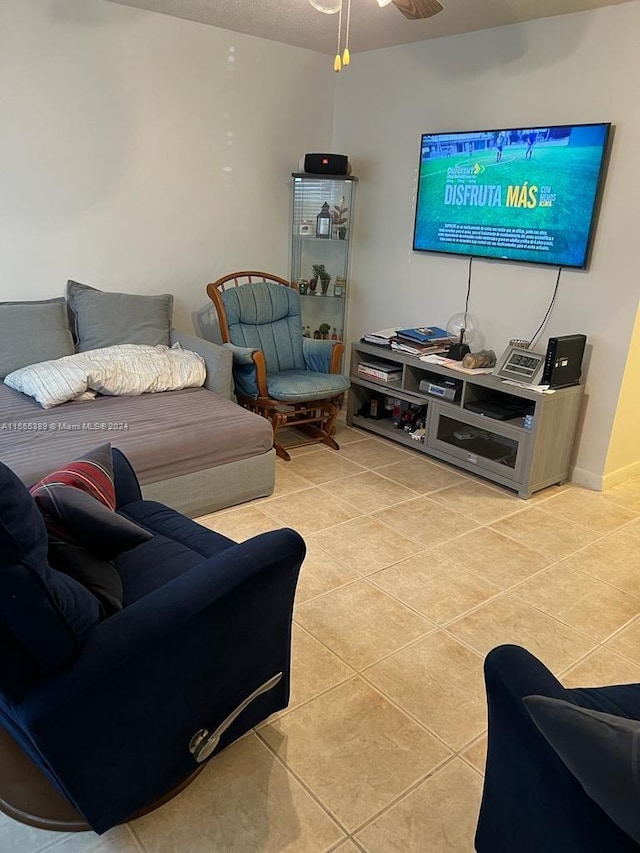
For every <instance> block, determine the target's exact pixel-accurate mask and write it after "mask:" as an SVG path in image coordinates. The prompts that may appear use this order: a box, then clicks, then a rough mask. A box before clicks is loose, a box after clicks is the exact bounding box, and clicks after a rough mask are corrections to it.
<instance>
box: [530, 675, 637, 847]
mask: <svg viewBox="0 0 640 853" xmlns="http://www.w3.org/2000/svg"><path fill="white" fill-rule="evenodd" d="M638 689H639V690H640V686H639V687H638ZM523 701H524V704H525V706H526V708H527V711H528V712H529V714H530V715H531V718H532V719H533V722H534V723H535V724H536V726H537V727H538V728H539V729H540V731H541V732H542V734H543V735H544V737H545V738H546V739H547V740H548V741H549V743H550V744H551V746H552V747H553V749H554V750H555V751H556V753H557V754H558V756H559V757H560V758H561V759H562V761H563V762H564V764H565V765H566V767H567V769H568V770H569V771H570V772H571V774H572V775H573V776H575V778H576V779H577V780H578V782H580V784H581V785H582V787H583V788H584V790H585V791H586V793H587V794H588V795H589V796H590V797H591V799H592V800H594V801H595V802H596V803H597V804H598V805H599V806H600V808H601V809H602V810H603V811H604V812H605V814H607V815H608V816H609V817H610V818H611V820H612V821H613V822H614V823H615V824H616V826H618V827H619V828H620V829H621V830H622V831H623V832H626V833H627V835H629V836H630V837H631V838H633V840H634V841H635V842H637V843H638V844H640V722H639V721H638V720H629V719H627V718H626V717H617V716H615V715H613V714H604V713H602V712H601V711H592V710H591V709H589V708H581V707H580V706H579V705H572V704H571V703H570V702H563V701H562V700H561V699H549V698H548V697H546V696H527V697H526V698H525V699H524V700H523Z"/></svg>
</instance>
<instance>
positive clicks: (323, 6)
mask: <svg viewBox="0 0 640 853" xmlns="http://www.w3.org/2000/svg"><path fill="white" fill-rule="evenodd" d="M309 3H311V5H312V6H313V8H314V9H317V10H318V11H319V12H324V14H325V15H335V14H336V12H337V13H338V49H337V51H336V55H335V57H334V60H333V70H334V71H340V70H341V69H342V68H344V67H345V66H346V65H349V63H350V62H351V54H350V53H349V29H350V28H351V0H309ZM377 3H378V6H379V7H380V8H381V9H382V8H384V7H385V6H388V5H389V4H390V3H393V5H394V6H395V7H396V9H398V10H399V11H400V12H402V14H403V15H404V16H405V18H408V19H409V20H412V21H416V20H418V21H419V20H424V19H426V18H430V17H431V16H432V15H437V14H438V12H442V9H443V6H442V4H441V3H440V0H377ZM345 6H346V23H345V26H344V47H343V46H342V31H343V27H342V21H343V12H344V7H345Z"/></svg>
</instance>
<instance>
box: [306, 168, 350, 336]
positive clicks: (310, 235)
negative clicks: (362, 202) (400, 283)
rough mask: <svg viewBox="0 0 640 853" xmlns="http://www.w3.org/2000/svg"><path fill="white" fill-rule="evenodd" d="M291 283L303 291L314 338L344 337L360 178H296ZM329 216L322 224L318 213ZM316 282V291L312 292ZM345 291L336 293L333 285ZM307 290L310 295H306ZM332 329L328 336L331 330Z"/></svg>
mask: <svg viewBox="0 0 640 853" xmlns="http://www.w3.org/2000/svg"><path fill="white" fill-rule="evenodd" d="M292 178H293V184H292V210H291V223H290V228H291V231H290V233H291V275H290V278H291V281H292V282H293V283H294V284H295V285H297V287H298V290H300V288H302V290H303V292H302V293H301V294H300V295H301V297H302V300H301V305H302V325H303V328H304V329H305V333H306V334H308V335H310V336H311V337H316V332H317V333H318V334H317V336H321V335H324V337H328V338H332V337H333V336H334V335H335V336H336V337H337V338H339V339H340V340H343V339H344V330H345V327H346V309H347V296H348V293H349V281H348V275H349V254H350V237H351V229H352V225H353V206H354V203H355V185H356V182H357V180H358V179H357V178H355V177H353V176H342V175H308V174H304V173H299V172H294V173H293V174H292ZM323 207H324V212H325V213H327V214H328V216H329V219H327V217H324V218H323V221H322V222H321V223H320V224H319V220H318V215H319V214H321V212H322V211H323ZM319 227H323V228H325V229H328V231H329V236H328V237H319V236H316V229H317V228H319ZM322 272H324V273H326V275H327V276H328V277H330V279H329V285H328V288H327V292H326V293H322V292H321V287H322V285H321V283H320V279H321V278H323V277H324V276H323V275H322V274H321V273H322ZM313 279H315V280H316V284H315V287H316V290H315V292H309V287H310V282H312V280H313ZM336 283H337V289H338V290H341V291H342V293H334V287H336ZM305 289H306V290H307V292H304V291H305ZM327 327H328V328H329V332H327V331H326V328H327Z"/></svg>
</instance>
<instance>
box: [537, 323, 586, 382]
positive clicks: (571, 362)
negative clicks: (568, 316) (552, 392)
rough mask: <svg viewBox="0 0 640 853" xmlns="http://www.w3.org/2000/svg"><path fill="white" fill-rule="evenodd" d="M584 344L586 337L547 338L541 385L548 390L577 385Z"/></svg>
mask: <svg viewBox="0 0 640 853" xmlns="http://www.w3.org/2000/svg"><path fill="white" fill-rule="evenodd" d="M586 343H587V336H586V335H560V336H559V337H557V338H549V343H548V345H547V354H546V356H545V360H544V370H543V373H542V380H541V384H542V385H548V386H549V387H550V388H568V387H569V386H571V385H578V384H579V383H580V374H581V372H582V357H583V355H584V348H585V345H586Z"/></svg>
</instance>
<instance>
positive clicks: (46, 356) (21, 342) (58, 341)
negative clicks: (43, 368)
mask: <svg viewBox="0 0 640 853" xmlns="http://www.w3.org/2000/svg"><path fill="white" fill-rule="evenodd" d="M0 341H2V346H1V347H0V378H2V379H4V377H5V376H6V375H7V374H8V373H12V372H13V371H14V370H18V369H19V368H21V367H26V366H27V365H28V364H37V363H38V362H39V361H49V360H50V359H53V358H62V356H63V355H73V353H74V352H75V349H74V344H73V337H72V335H71V331H70V329H69V319H68V317H67V308H66V305H65V300H64V297H63V296H60V297H59V298H57V299H42V300H40V301H33V302H0Z"/></svg>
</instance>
